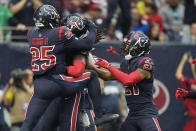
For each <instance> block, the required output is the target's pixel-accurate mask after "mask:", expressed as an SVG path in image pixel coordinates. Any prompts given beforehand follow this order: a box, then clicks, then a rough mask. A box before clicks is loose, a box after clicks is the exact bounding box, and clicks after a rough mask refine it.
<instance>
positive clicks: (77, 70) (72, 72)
mask: <svg viewBox="0 0 196 131" xmlns="http://www.w3.org/2000/svg"><path fill="white" fill-rule="evenodd" d="M84 70H85V64H84V63H83V62H82V61H80V60H74V62H73V66H67V73H68V74H69V76H72V77H79V76H81V75H82V74H83V73H84Z"/></svg>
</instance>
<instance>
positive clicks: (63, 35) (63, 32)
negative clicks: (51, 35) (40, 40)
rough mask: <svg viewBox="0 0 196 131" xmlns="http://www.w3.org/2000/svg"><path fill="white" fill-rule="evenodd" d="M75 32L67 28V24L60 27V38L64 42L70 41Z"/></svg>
mask: <svg viewBox="0 0 196 131" xmlns="http://www.w3.org/2000/svg"><path fill="white" fill-rule="evenodd" d="M73 36H74V35H73V33H72V32H71V31H70V30H69V29H67V28H66V26H62V27H60V28H59V36H58V38H59V40H60V41H63V42H66V41H69V40H71V39H73Z"/></svg>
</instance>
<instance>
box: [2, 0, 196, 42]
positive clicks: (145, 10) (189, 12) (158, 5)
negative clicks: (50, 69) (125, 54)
mask: <svg viewBox="0 0 196 131" xmlns="http://www.w3.org/2000/svg"><path fill="white" fill-rule="evenodd" d="M42 4H51V5H53V6H54V7H55V8H57V10H58V12H59V13H60V14H61V17H62V18H63V17H64V16H66V15H68V14H70V13H80V14H81V15H82V16H83V17H87V18H89V19H92V20H93V21H94V22H95V23H96V24H98V25H99V26H101V27H103V29H104V30H105V35H106V36H105V37H106V39H105V40H115V39H117V40H122V38H123V36H125V35H126V34H127V33H128V32H129V29H132V30H133V31H141V32H144V33H145V34H147V35H148V36H149V38H150V39H151V40H153V41H161V42H163V41H175V42H181V43H196V15H195V14H194V12H195V11H196V6H195V5H196V2H195V0H123V1H122V0H1V1H0V40H1V41H26V32H27V30H28V28H30V27H31V26H33V24H34V22H33V13H34V10H35V9H36V8H37V7H39V6H40V5H42Z"/></svg>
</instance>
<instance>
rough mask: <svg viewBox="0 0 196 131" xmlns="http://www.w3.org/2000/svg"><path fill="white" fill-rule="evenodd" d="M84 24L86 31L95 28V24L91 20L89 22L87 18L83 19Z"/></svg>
mask: <svg viewBox="0 0 196 131" xmlns="http://www.w3.org/2000/svg"><path fill="white" fill-rule="evenodd" d="M84 22H85V25H86V28H87V29H90V28H91V27H93V28H97V26H96V25H95V23H94V22H93V21H92V20H89V19H88V18H84Z"/></svg>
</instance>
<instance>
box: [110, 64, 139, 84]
mask: <svg viewBox="0 0 196 131" xmlns="http://www.w3.org/2000/svg"><path fill="white" fill-rule="evenodd" d="M109 71H110V72H111V73H112V75H113V76H114V77H115V78H116V79H117V80H118V81H119V82H120V83H122V84H123V85H124V86H128V85H132V84H135V83H138V82H140V81H142V77H141V76H140V74H139V73H138V72H136V71H134V72H131V73H130V74H126V73H124V72H121V71H119V70H118V69H116V68H115V67H113V66H110V67H109Z"/></svg>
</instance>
